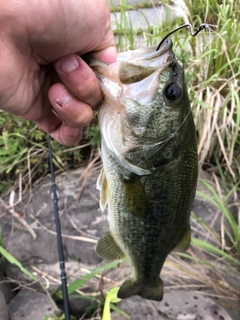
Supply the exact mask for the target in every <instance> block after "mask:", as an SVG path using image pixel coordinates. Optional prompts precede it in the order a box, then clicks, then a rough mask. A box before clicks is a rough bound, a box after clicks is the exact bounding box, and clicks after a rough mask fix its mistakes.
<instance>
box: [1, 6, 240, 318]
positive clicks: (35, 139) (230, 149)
mask: <svg viewBox="0 0 240 320" xmlns="http://www.w3.org/2000/svg"><path fill="white" fill-rule="evenodd" d="M166 2H167V1H166ZM170 2H171V1H169V3H170ZM149 4H152V2H151V1H149V2H148V5H149ZM185 4H186V7H184V12H185V13H184V15H183V18H182V19H176V20H175V21H173V22H172V23H169V22H167V23H163V24H162V23H161V21H159V24H158V25H152V24H151V22H150V21H148V20H147V18H146V16H145V15H144V13H143V12H142V11H141V10H139V12H140V14H141V17H142V18H141V21H144V23H145V24H146V28H144V30H143V29H141V24H140V23H139V26H138V27H137V28H135V27H134V28H133V26H132V22H131V20H130V19H129V16H128V14H126V10H129V9H131V8H130V7H129V6H127V5H126V1H124V0H122V1H121V6H120V7H118V8H117V10H115V9H114V7H113V6H112V12H113V15H114V17H115V21H117V22H116V23H115V25H114V32H115V35H116V42H117V46H118V50H119V51H126V50H128V49H134V48H135V47H136V43H139V42H141V43H142V45H147V46H149V45H154V44H157V43H159V41H160V40H161V38H162V37H163V35H165V34H166V33H168V32H170V31H171V30H173V29H174V28H175V27H177V26H179V25H180V24H183V23H186V22H187V21H188V20H189V21H190V23H191V24H192V25H193V27H196V28H197V27H198V26H199V25H200V24H201V23H203V22H206V23H210V24H215V25H216V30H214V31H211V32H208V33H202V34H199V35H198V36H197V37H196V38H193V37H191V35H189V32H188V30H183V31H181V32H179V33H175V34H173V35H172V36H171V38H172V40H173V43H174V51H175V52H176V56H177V58H178V60H179V61H180V62H181V63H182V65H183V66H184V68H185V74H186V82H187V87H188V90H189V96H190V100H191V101H192V109H193V112H194V116H195V123H196V129H197V134H198V150H199V166H200V168H203V169H204V170H205V172H207V173H208V179H203V180H200V182H199V183H200V185H202V186H203V185H204V186H205V188H204V190H205V192H202V191H201V192H200V191H198V192H197V197H198V198H199V199H200V198H201V199H202V200H204V201H206V203H208V204H211V205H212V206H213V207H214V208H215V210H216V217H215V218H216V219H218V220H219V221H220V222H221V223H220V231H219V232H217V231H215V230H214V229H213V228H212V226H211V225H208V224H207V223H206V222H204V221H202V220H201V219H199V218H198V217H197V216H196V215H195V214H194V213H192V224H193V226H194V230H195V229H196V230H197V231H196V232H197V236H196V237H195V238H193V240H192V248H191V249H189V250H188V252H187V253H184V254H183V253H181V254H180V253H178V254H173V255H171V256H170V257H169V259H168V260H167V262H166V264H165V267H164V270H163V273H166V274H168V275H169V274H170V275H171V277H172V279H173V281H176V283H178V282H179V276H182V277H181V279H185V280H183V281H182V282H181V283H179V286H184V285H186V284H188V283H189V281H191V282H192V281H195V283H196V288H197V287H199V286H202V287H203V288H204V290H205V292H206V294H209V295H210V294H213V293H214V296H215V297H218V298H221V297H224V298H225V303H227V300H228V298H229V299H232V300H236V301H239V299H240V288H239V286H238V287H237V286H234V285H233V282H234V283H235V284H237V283H240V281H239V280H240V275H239V270H240V209H239V208H240V200H239V198H240V182H239V181H240V80H239V79H240V42H239V34H240V23H239V20H240V11H239V8H238V5H239V4H238V1H230V0H222V1H220V0H207V1H196V0H186V1H185ZM168 16H171V9H170V8H169V7H168V6H167V17H168ZM0 116H1V117H0V147H1V148H0V175H1V176H2V179H1V183H0V192H2V193H3V192H7V191H8V190H9V189H10V187H15V188H17V186H18V185H19V181H20V180H21V183H22V184H23V186H24V188H27V187H28V186H29V183H31V182H32V181H33V180H34V179H37V178H39V177H40V176H43V175H44V174H46V173H47V172H48V153H47V143H46V135H45V133H43V132H42V131H41V130H39V129H37V128H36V127H35V126H34V125H33V124H32V123H30V122H28V121H25V122H24V125H23V120H20V119H18V118H16V117H14V116H11V115H7V114H4V113H2V112H1V114H0ZM98 144H99V129H98V127H97V125H96V120H94V122H93V123H92V124H91V126H90V127H89V128H87V129H86V131H85V136H84V140H83V141H82V143H81V145H80V146H78V147H76V148H68V149H66V148H64V147H62V146H60V145H59V144H57V143H55V142H53V151H54V159H55V165H56V166H57V167H58V169H59V170H65V169H66V168H71V167H74V166H79V165H81V163H82V161H83V160H84V159H85V158H86V157H87V156H88V155H89V149H91V148H95V147H97V146H98ZM82 145H86V147H85V148H82ZM24 188H23V189H24ZM215 218H214V219H215ZM1 252H2V253H3V254H4V251H1ZM189 262H191V263H189ZM116 265H117V264H116ZM116 265H115V266H116ZM107 266H108V265H107ZM111 267H113V265H111ZM226 270H227V275H228V277H226ZM100 271H101V270H97V271H96V273H95V271H94V272H93V273H91V274H90V275H88V277H87V278H86V279H78V280H76V281H75V282H74V283H72V284H70V286H69V290H70V291H71V292H74V291H75V290H76V289H77V288H79V287H81V286H82V285H83V283H82V281H88V280H89V279H91V277H94V276H95V275H96V274H97V273H99V272H100ZM163 277H164V274H163ZM232 279H235V280H234V281H233V280H232ZM210 289H211V290H212V291H209V290H210ZM126 317H127V316H126Z"/></svg>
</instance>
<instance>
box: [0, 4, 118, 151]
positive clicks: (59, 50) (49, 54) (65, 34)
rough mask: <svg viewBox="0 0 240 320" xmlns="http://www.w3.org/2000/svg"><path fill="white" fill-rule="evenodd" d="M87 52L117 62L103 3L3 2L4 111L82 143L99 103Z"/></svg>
mask: <svg viewBox="0 0 240 320" xmlns="http://www.w3.org/2000/svg"><path fill="white" fill-rule="evenodd" d="M84 53H90V54H91V56H93V57H94V58H96V59H99V60H102V61H104V62H106V63H112V62H114V61H115V59H116V47H115V43H114V37H113V34H112V31H111V25H110V18H109V9H108V6H107V4H106V1H105V0H97V1H94V0H79V1H77V0H52V1H47V0H42V1H30V2H29V1H27V0H22V1H17V0H9V1H1V2H0V108H1V109H3V110H5V111H7V112H10V113H12V114H15V115H17V116H19V117H21V118H24V119H27V120H32V121H34V122H35V123H36V124H37V125H38V126H39V127H41V128H42V129H43V130H44V131H46V132H47V133H49V134H50V135H51V136H52V137H53V138H54V139H55V140H57V141H59V142H60V143H62V144H64V145H66V146H70V145H74V144H76V143H78V142H79V140H80V139H81V130H80V128H81V127H83V126H85V125H86V124H88V123H89V122H90V121H91V119H92V115H93V109H94V108H96V107H97V106H98V105H99V103H100V100H101V92H100V88H99V85H98V80H97V78H96V76H95V74H94V72H93V71H92V70H91V68H90V67H89V66H88V65H87V64H86V63H85V62H84V61H83V60H82V58H81V57H80V55H83V54H84ZM53 110H54V112H53Z"/></svg>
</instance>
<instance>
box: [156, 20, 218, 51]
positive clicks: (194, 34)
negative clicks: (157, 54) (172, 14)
mask: <svg viewBox="0 0 240 320" xmlns="http://www.w3.org/2000/svg"><path fill="white" fill-rule="evenodd" d="M186 27H189V28H190V34H191V36H193V37H195V36H196V35H197V34H198V33H199V32H200V31H202V30H203V29H206V28H208V27H214V28H217V26H215V25H214V24H208V23H202V24H201V25H200V26H199V28H198V30H197V31H196V32H194V33H193V30H192V25H191V24H190V23H186V24H183V25H182V26H180V27H178V28H177V29H174V30H173V31H171V32H169V33H168V34H167V35H166V36H165V37H164V38H163V39H162V41H161V42H160V43H159V45H158V47H157V50H156V51H158V50H159V48H160V47H161V45H162V44H163V42H164V41H165V40H166V39H167V38H168V37H170V36H171V35H172V34H173V33H174V32H176V31H178V30H180V29H183V28H186Z"/></svg>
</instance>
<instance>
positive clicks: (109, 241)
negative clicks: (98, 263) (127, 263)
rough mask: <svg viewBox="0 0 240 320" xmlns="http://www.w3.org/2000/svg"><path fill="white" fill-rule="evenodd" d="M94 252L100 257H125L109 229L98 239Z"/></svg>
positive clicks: (111, 258) (114, 258)
mask: <svg viewBox="0 0 240 320" xmlns="http://www.w3.org/2000/svg"><path fill="white" fill-rule="evenodd" d="M96 252H97V254H98V255H99V256H100V257H102V258H103V259H107V260H116V259H122V258H124V257H125V253H124V252H123V251H122V249H121V248H120V247H119V245H118V244H117V243H116V240H115V239H114V238H113V236H112V234H111V231H108V232H107V233H106V234H105V236H104V237H103V238H101V239H100V240H99V241H98V243H97V245H96Z"/></svg>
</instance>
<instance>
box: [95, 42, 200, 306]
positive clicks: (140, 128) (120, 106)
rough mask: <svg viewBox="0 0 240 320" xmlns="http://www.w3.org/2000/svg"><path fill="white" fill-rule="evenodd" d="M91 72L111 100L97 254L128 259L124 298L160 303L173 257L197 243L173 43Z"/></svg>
mask: <svg viewBox="0 0 240 320" xmlns="http://www.w3.org/2000/svg"><path fill="white" fill-rule="evenodd" d="M90 65H91V67H92V68H93V70H94V71H95V73H96V75H97V77H98V79H99V83H100V86H101V90H102V92H103V95H104V99H103V101H102V104H101V107H100V111H99V125H100V131H101V139H102V140H101V150H102V162H103V169H102V171H101V174H100V176H99V178H98V182H97V188H98V189H99V190H100V207H101V209H102V210H104V209H105V207H106V205H108V221H109V227H110V230H109V232H107V234H106V235H105V236H104V237H103V238H102V239H100V240H99V242H98V243H97V246H96V252H97V254H98V255H100V256H101V257H102V258H106V259H110V260H113V259H121V258H123V257H125V256H128V257H129V260H130V264H131V267H132V275H131V277H130V278H129V279H128V280H126V281H125V282H124V283H123V284H122V286H121V287H120V289H119V291H118V297H119V298H127V297H130V296H132V295H139V296H141V297H143V298H146V299H152V300H157V301H160V300H162V297H163V283H162V280H161V279H160V277H159V274H160V271H161V269H162V266H163V264H164V261H165V259H166V257H167V255H168V254H169V253H170V252H171V251H173V250H180V251H184V250H186V249H187V248H188V247H189V245H190V240H191V231H190V225H189V217H190V212H191V208H192V204H193V200H194V196H195V191H196V182H197V167H198V162H197V161H198V156H197V144H196V136H195V126H194V121H193V116H192V111H191V108H190V104H189V99H188V94H187V89H186V86H185V80H184V72H183V69H182V67H181V66H180V65H179V64H178V62H177V60H176V58H175V55H174V53H173V51H172V42H171V40H166V41H165V42H164V43H163V44H162V46H161V47H160V49H159V50H158V51H156V47H149V48H145V49H138V50H135V51H128V52H124V53H120V54H118V59H117V62H116V63H113V64H111V65H107V64H105V63H103V62H100V61H96V60H94V61H92V62H91V64H90Z"/></svg>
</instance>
